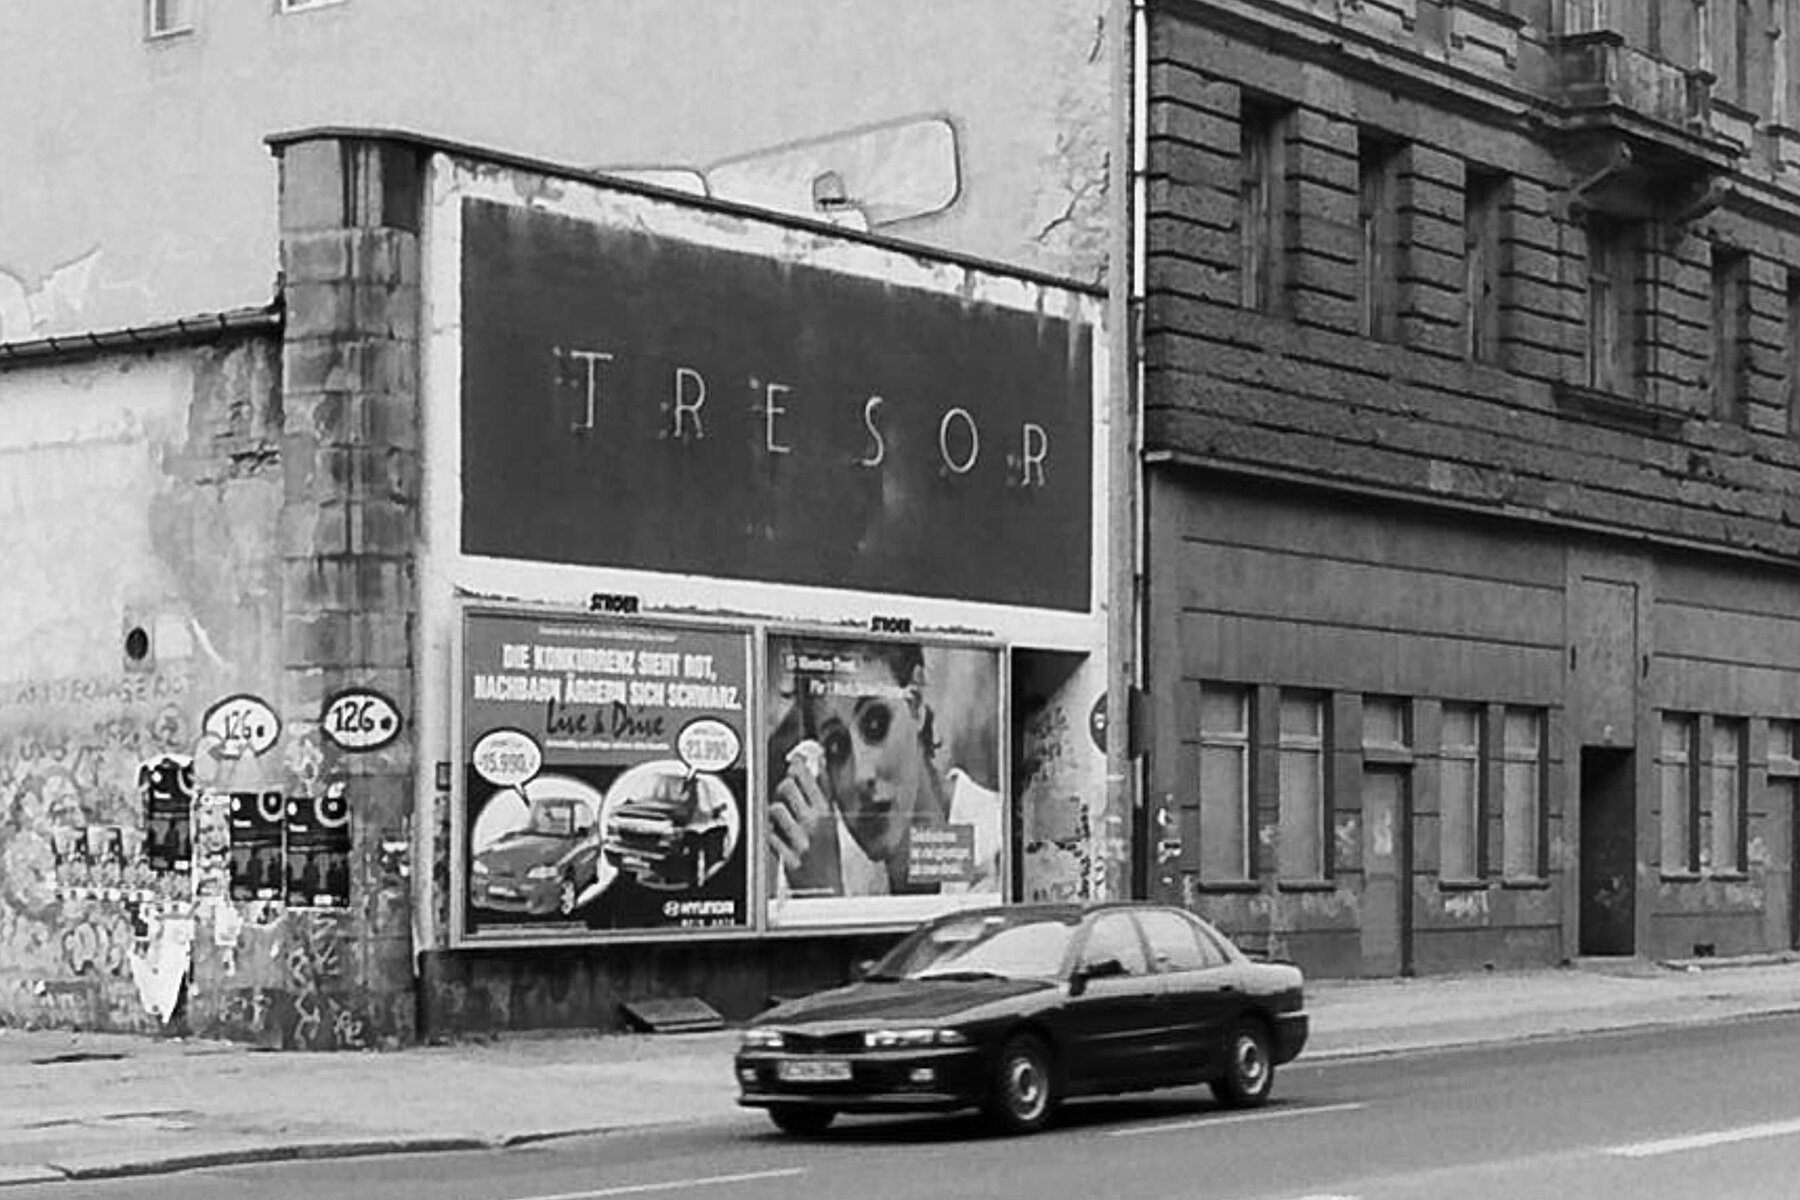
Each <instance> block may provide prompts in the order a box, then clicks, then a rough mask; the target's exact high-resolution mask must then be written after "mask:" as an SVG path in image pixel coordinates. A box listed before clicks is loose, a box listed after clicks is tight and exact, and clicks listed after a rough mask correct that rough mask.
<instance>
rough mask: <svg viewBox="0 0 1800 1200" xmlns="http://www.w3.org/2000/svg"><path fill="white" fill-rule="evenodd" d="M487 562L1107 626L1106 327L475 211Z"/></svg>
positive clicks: (474, 376) (468, 440)
mask: <svg viewBox="0 0 1800 1200" xmlns="http://www.w3.org/2000/svg"><path fill="white" fill-rule="evenodd" d="M461 304H462V322H463V325H462V337H463V359H462V371H463V378H462V430H461V435H462V437H461V441H462V487H463V513H462V550H463V552H464V553H466V554H472V555H484V556H493V557H500V558H515V559H525V560H530V561H534V562H545V563H575V564H582V565H586V566H595V567H622V568H631V569H637V570H650V571H668V572H677V573H681V574H688V575H695V576H707V577H722V578H728V579H742V580H758V581H767V582H779V583H797V584H808V585H816V586H825V587H838V588H858V589H864V590H868V591H876V592H885V593H891V594H897V595H914V596H932V597H942V598H950V599H960V600H970V601H985V602H993V603H1002V604H1013V605H1021V606H1029V607H1037V608H1051V609H1060V610H1063V611H1073V612H1085V611H1087V610H1088V609H1089V608H1090V606H1091V602H1092V595H1091V586H1090V583H1091V564H1092V552H1093V527H1092V516H1091V511H1090V509H1091V497H1092V486H1093V474H1092V464H1093V443H1092V438H1093V431H1092V420H1093V403H1092V386H1093V380H1092V375H1093V366H1092V354H1093V347H1092V338H1093V330H1092V328H1091V326H1089V325H1087V324H1085V323H1082V322H1078V321H1072V320H1069V319H1067V318H1066V317H1064V316H1060V315H1052V314H1050V313H1047V312H1042V311H1039V312H1030V311H1022V310H1020V309H1019V308H1016V307H1008V306H1002V305H999V304H994V303H990V302H986V301H983V300H979V299H976V298H974V297H972V296H969V295H956V294H950V293H946V292H943V291H938V290H928V289H924V288H916V287H903V286H896V285H895V284H893V283H891V282H888V281H885V280H881V279H875V278H869V277H867V276H864V275H857V274H853V273H849V272H845V271H839V270H833V269H830V268H829V267H827V266H821V265H815V264H812V263H801V262H794V261H787V260H783V259H778V258H774V257H770V256H768V255H757V254H751V253H745V252H741V251H735V250H730V249H725V248H721V247H719V246H709V245H702V244H698V243H695V242H693V241H689V240H685V239H680V238H674V237H668V236H663V235H660V234H657V233H654V232H649V231H646V230H644V229H641V228H634V227H629V226H618V225H609V224H602V223H599V222H593V221H585V220H579V219H576V218H573V217H569V216H565V215H560V214H556V213H548V212H543V211H540V210H537V209H534V208H528V207H522V206H519V205H514V204H501V203H495V202H491V201H487V200H481V199H467V200H465V201H464V204H463V209H462V297H461Z"/></svg>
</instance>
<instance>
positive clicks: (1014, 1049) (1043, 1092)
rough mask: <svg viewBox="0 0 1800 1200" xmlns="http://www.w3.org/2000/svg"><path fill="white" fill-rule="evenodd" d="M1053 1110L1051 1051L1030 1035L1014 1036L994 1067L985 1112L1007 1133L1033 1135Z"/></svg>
mask: <svg viewBox="0 0 1800 1200" xmlns="http://www.w3.org/2000/svg"><path fill="white" fill-rule="evenodd" d="M1055 1110H1056V1083H1055V1074H1054V1067H1053V1064H1052V1062H1051V1058H1050V1047H1048V1046H1046V1045H1045V1044H1044V1042H1043V1039H1042V1038H1039V1037H1035V1036H1033V1035H1032V1034H1029V1033H1022V1034H1017V1035H1015V1036H1014V1037H1013V1038H1012V1039H1011V1040H1009V1041H1008V1042H1007V1043H1006V1045H1005V1047H1004V1048H1003V1049H1002V1050H1001V1051H1000V1057H999V1059H998V1060H996V1062H995V1064H994V1084H993V1093H992V1095H991V1096H990V1097H989V1100H988V1105H987V1112H988V1116H989V1118H990V1119H992V1120H993V1122H994V1123H995V1124H996V1125H998V1126H999V1127H1000V1128H1001V1129H1002V1130H1004V1131H1005V1132H1007V1133H1036V1132H1037V1131H1038V1130H1040V1129H1042V1128H1043V1127H1044V1126H1045V1125H1048V1124H1049V1123H1050V1117H1051V1114H1052V1113H1053V1112H1055Z"/></svg>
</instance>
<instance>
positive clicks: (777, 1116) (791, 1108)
mask: <svg viewBox="0 0 1800 1200" xmlns="http://www.w3.org/2000/svg"><path fill="white" fill-rule="evenodd" d="M769 1120H771V1121H773V1122H775V1128H777V1129H779V1130H781V1132H783V1133H792V1134H796V1135H798V1136H801V1137H807V1136H810V1135H812V1134H818V1133H824V1132H825V1131H826V1130H827V1129H829V1128H831V1123H832V1122H833V1121H835V1120H837V1110H836V1109H830V1108H817V1107H815V1106H813V1105H811V1104H772V1105H770V1106H769Z"/></svg>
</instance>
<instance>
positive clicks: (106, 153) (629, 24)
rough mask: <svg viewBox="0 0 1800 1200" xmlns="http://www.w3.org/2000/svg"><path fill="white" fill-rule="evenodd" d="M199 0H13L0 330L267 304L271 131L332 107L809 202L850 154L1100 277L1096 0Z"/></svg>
mask: <svg viewBox="0 0 1800 1200" xmlns="http://www.w3.org/2000/svg"><path fill="white" fill-rule="evenodd" d="M195 7H196V9H197V12H198V18H197V24H196V27H195V29H194V31H193V32H192V33H190V34H184V35H180V36H176V37H171V38H167V39H160V40H154V41H146V40H145V38H144V25H143V20H144V18H143V11H142V9H143V6H142V5H127V6H122V7H120V8H119V9H118V10H117V11H114V12H110V13H108V14H107V15H105V16H101V17H96V16H94V14H91V13H83V12H78V11H77V10H75V9H74V8H71V7H70V6H68V5H59V4H54V3H47V2H43V0H25V2H20V3H11V4H8V5H6V6H5V10H4V11H3V12H0V80H3V81H4V83H0V161H4V162H7V163H10V164H15V167H16V168H17V170H19V171H20V172H22V175H21V177H22V178H26V179H29V180H30V181H31V184H30V186H29V187H26V188H24V189H23V190H19V189H14V191H13V192H12V194H11V195H9V197H8V202H7V204H6V205H5V208H4V210H0V341H17V340H22V339H25V338H29V337H33V336H38V335H42V334H46V333H53V332H61V331H65V330H70V329H92V328H98V327H116V326H121V325H131V324H141V323H145V322H146V321H149V320H152V319H157V318H165V317H175V316H184V315H187V314H189V313H192V312H201V311H217V310H223V309H229V308H234V307H239V306H244V305H260V304H262V303H265V302H266V301H267V300H268V299H269V296H270V289H271V280H272V278H273V276H274V273H275V270H276V268H277V265H278V261H277V222H276V210H275V199H274V197H275V187H274V183H275V173H274V170H273V167H272V165H271V163H270V161H269V158H268V155H267V153H266V152H265V150H264V148H263V146H262V139H263V138H264V137H266V136H268V135H269V134H271V133H275V132H278V131H285V130H294V129H300V128H307V127H313V126H320V125H334V126H343V125H355V126H368V127H387V128H396V129H405V130H409V131H413V132H417V133H421V134H427V135H431V136H436V137H442V138H447V139H451V140H456V141H462V142H468V143H471V144H475V145H480V146H485V147H491V148H493V149H497V150H505V151H510V152H515V153H521V154H527V155H532V156H536V157H542V158H546V159H549V160H552V161H556V162H562V163H568V164H572V165H576V166H581V167H611V168H654V169H656V170H655V172H654V177H655V178H657V179H660V180H663V181H665V182H668V183H671V184H674V185H676V186H681V187H687V188H692V189H695V190H705V191H708V192H710V193H711V194H713V195H716V196H719V197H721V198H727V199H738V200H742V201H745V202H750V203H755V204H759V205H774V206H777V207H786V208H803V209H805V210H807V211H813V184H814V179H815V177H817V176H818V175H820V174H822V173H824V172H835V173H836V177H837V179H838V180H839V181H841V183H842V185H843V188H844V191H845V193H846V199H847V200H848V201H849V202H850V205H851V207H850V208H849V209H847V210H844V211H843V212H842V214H841V215H842V216H843V217H844V219H846V220H853V221H855V222H858V223H863V224H868V225H872V226H874V227H877V228H880V229H881V230H883V231H884V232H887V233H892V234H895V235H898V236H902V237H906V238H908V239H915V240H918V241H920V242H921V243H924V244H927V245H931V246H935V247H939V248H942V249H947V250H954V251H959V252H963V253H970V254H976V255H981V256H985V257H991V258H995V259H999V260H1001V261H1004V262H1008V263H1011V264H1014V265H1017V266H1022V267H1031V268H1036V269H1040V270H1045V271H1049V272H1052V273H1055V274H1058V275H1066V276H1070V277H1074V278H1079V279H1083V280H1094V279H1096V278H1098V276H1099V274H1100V272H1101V264H1102V261H1103V258H1104V245H1103V243H1104V231H1103V227H1102V220H1103V215H1102V206H1103V202H1104V195H1105V183H1104V179H1103V168H1104V159H1105V150H1106V141H1107V131H1106V119H1107V118H1106V115H1105V114H1106V79H1107V67H1106V60H1105V47H1106V41H1107V40H1106V38H1105V37H1104V34H1103V31H1102V30H1101V28H1100V14H1101V12H1102V10H1103V7H1104V6H1103V4H1102V3H1101V2H1100V0H988V2H984V3H982V4H978V5H971V4H965V3H958V2H957V0H932V2H929V3H914V4H909V5H908V6H906V8H905V9H904V10H901V9H896V8H892V7H889V6H883V5H863V4H846V3H842V2H841V0H782V2H781V3H778V4H769V3H766V2H764V0H713V2H710V3H707V4H704V5H696V4H693V3H691V2H688V0H635V2H634V3H633V4H631V5H630V6H629V8H628V9H625V10H613V9H600V8H596V7H595V6H594V5H592V4H591V3H588V2H587V0H551V2H548V3H536V4H532V5H529V6H526V7H525V8H522V9H519V10H517V11H511V10H509V11H507V12H505V13H504V15H502V14H501V13H499V12H498V11H497V10H496V9H494V8H493V7H492V6H491V5H487V4H481V3H477V2H476V0H348V2H347V3H344V4H341V5H335V6H331V7H327V8H322V9H319V10H316V11H311V12H305V13H296V14H291V15H285V16H284V15H282V14H280V13H279V12H278V11H277V6H275V5H273V4H250V5H243V4H225V3H215V4H204V5H198V6H195ZM1001 48H1004V49H1003V51H1002V49H1001ZM997 54H998V55H1000V56H1001V57H1002V58H1003V59H1004V64H1005V65H1004V69H996V61H997V60H996V55H997ZM446 80H450V81H454V84H455V86H450V87H447V86H444V84H445V81H446ZM46 114H54V118H53V119H52V118H51V117H49V116H47V115H46ZM120 162H131V163H132V164H133V169H132V170H131V171H130V172H129V173H128V175H127V176H124V177H122V176H121V174H120V172H119V170H118V164H119V163H120Z"/></svg>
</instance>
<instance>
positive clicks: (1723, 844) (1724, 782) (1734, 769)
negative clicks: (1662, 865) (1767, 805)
mask: <svg viewBox="0 0 1800 1200" xmlns="http://www.w3.org/2000/svg"><path fill="white" fill-rule="evenodd" d="M1744 737H1745V723H1744V722H1743V721H1738V720H1726V719H1725V718H1723V717H1720V718H1718V719H1716V720H1715V721H1713V727H1712V761H1711V762H1710V763H1709V764H1708V765H1707V776H1708V782H1707V789H1706V793H1707V794H1706V801H1707V803H1706V815H1705V822H1704V823H1705V825H1706V828H1705V829H1703V830H1702V831H1701V832H1702V837H1701V842H1700V852H1701V855H1702V859H1701V862H1700V866H1701V868H1702V869H1704V870H1709V871H1713V872H1715V873H1724V874H1735V873H1740V872H1742V871H1743V869H1744V837H1743V834H1744V814H1745V809H1746V808H1747V807H1748V804H1749V798H1750V787H1749V774H1750V773H1749V770H1748V767H1747V764H1746V763H1745V761H1744V758H1745V755H1744Z"/></svg>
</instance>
